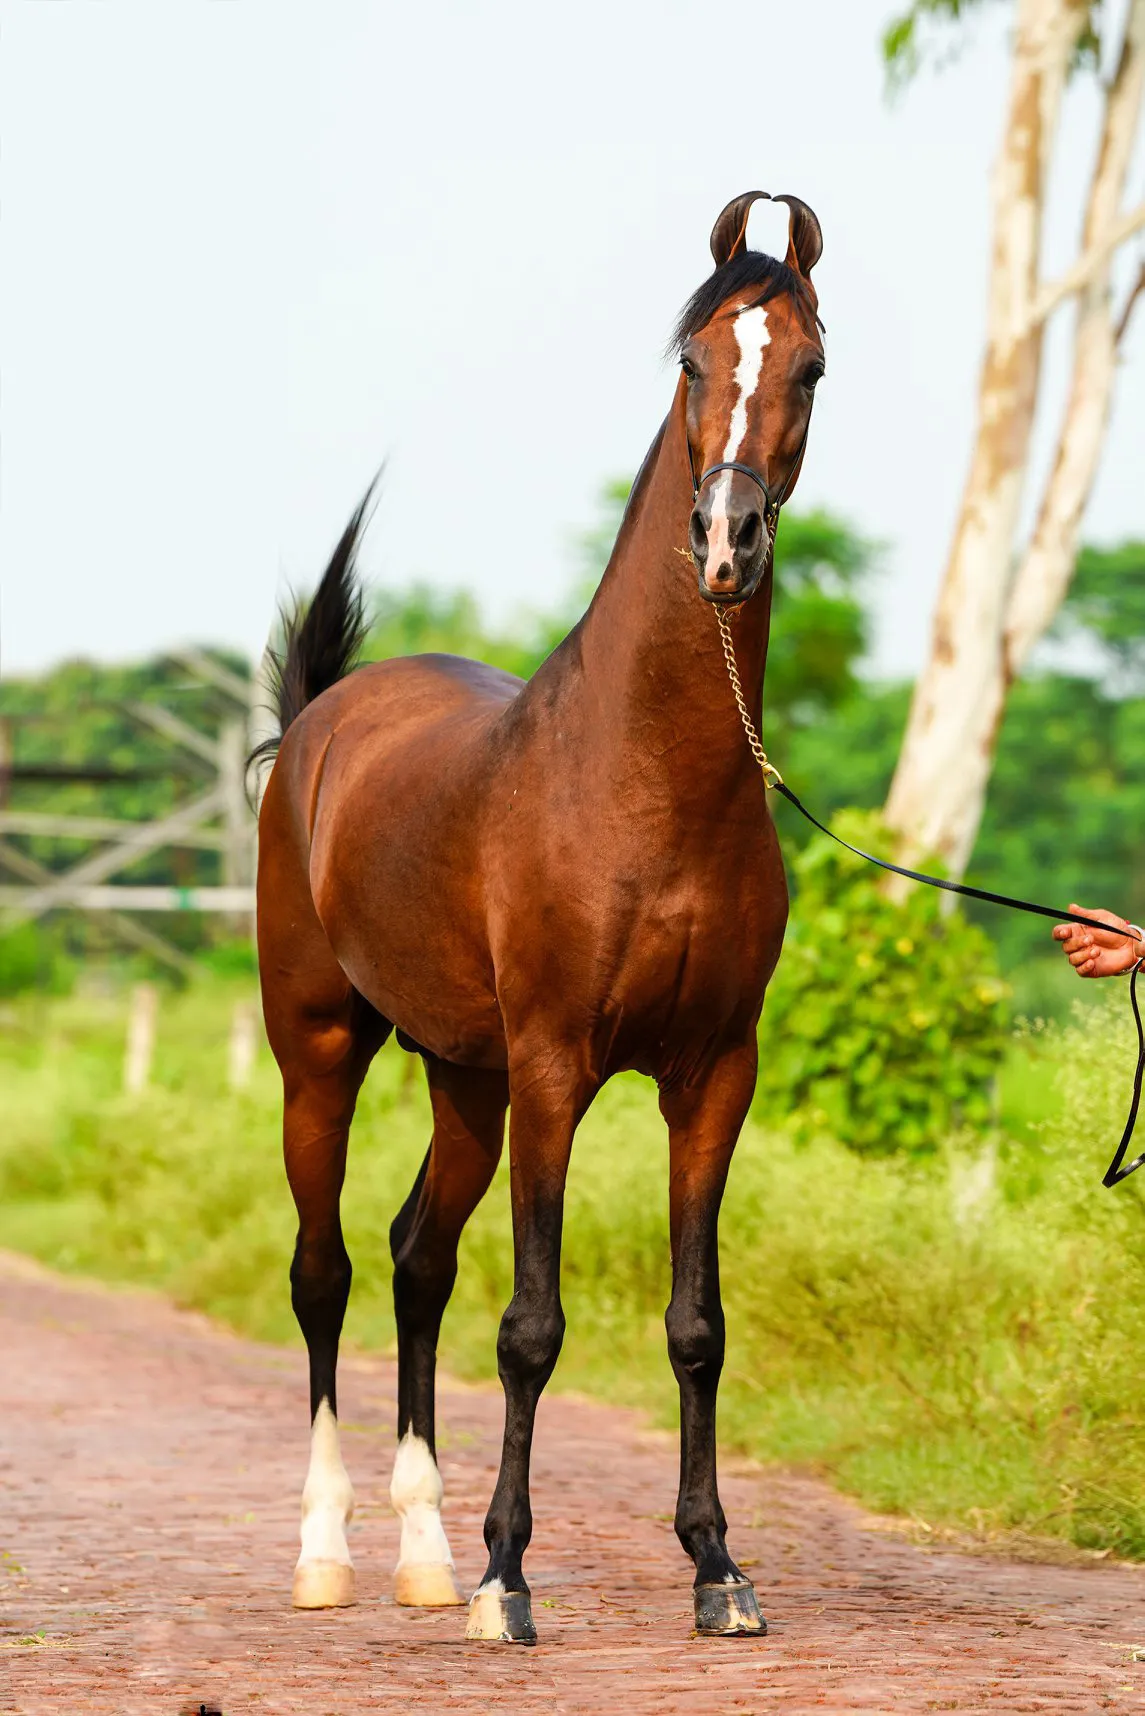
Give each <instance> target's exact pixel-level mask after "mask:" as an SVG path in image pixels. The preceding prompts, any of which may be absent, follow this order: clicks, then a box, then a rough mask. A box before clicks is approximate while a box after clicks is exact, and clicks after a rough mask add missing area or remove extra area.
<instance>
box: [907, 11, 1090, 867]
mask: <svg viewBox="0 0 1145 1716" xmlns="http://www.w3.org/2000/svg"><path fill="white" fill-rule="evenodd" d="M1085 18H1086V4H1085V0H1018V5H1017V17H1016V28H1015V37H1014V50H1013V71H1012V77H1011V83H1010V100H1009V109H1008V113H1007V117H1006V124H1005V130H1004V133H1003V138H1002V143H1001V147H1000V148H999V151H998V156H997V159H996V162H995V167H994V174H993V182H992V192H991V194H992V203H993V254H992V262H991V273H990V296H989V305H988V312H987V337H986V353H985V357H984V360H983V365H982V375H981V380H980V383H979V396H978V428H977V434H976V437H975V445H974V452H973V456H972V459H971V465H970V471H969V475H968V477H967V480H966V487H965V490H964V493H963V498H962V507H961V511H960V513H959V518H958V522H957V525H956V527H955V532H954V539H953V542H952V545H951V550H950V558H949V561H948V563H947V567H946V573H945V576H944V579H943V584H942V590H941V593H940V597H939V604H938V609H937V612H936V615H935V621H934V632H933V638H932V644H931V654H930V659H929V661H928V663H927V666H926V668H925V670H924V672H923V674H922V676H921V678H920V679H919V682H918V685H917V687H916V689H915V694H914V699H913V702H912V705H911V712H910V718H909V720H908V723H907V730H906V735H905V737H904V740H903V747H902V751H901V752H900V755H899V761H898V767H897V769H896V772H895V777H894V781H893V782H892V785H891V791H890V796H889V798H888V801H887V810H886V814H887V820H888V822H889V823H890V824H891V826H892V827H893V828H895V829H896V830H897V831H898V832H899V834H900V836H901V837H902V854H903V856H904V857H905V859H906V861H907V862H908V863H909V862H910V861H911V859H912V858H917V857H919V856H920V855H922V854H924V853H936V854H938V855H939V856H941V857H942V858H943V859H944V860H945V862H946V863H947V865H948V866H949V868H950V869H951V870H952V871H953V872H954V873H956V874H958V873H960V872H961V871H962V870H963V869H964V867H965V864H966V860H967V857H968V856H969V852H970V847H971V845H972V843H973V839H974V835H975V833H976V832H977V828H978V823H979V820H980V817H981V811H982V804H983V800H984V798H985V790H986V782H987V780H988V778H989V772H990V761H991V757H992V754H993V746H994V737H995V733H996V729H997V723H998V719H999V715H1000V711H1001V697H1000V685H1001V649H1002V628H1003V616H1004V613H1005V608H1006V600H1007V594H1008V586H1009V580H1010V568H1011V557H1012V554H1013V545H1014V537H1015V533H1016V530H1017V525H1018V516H1019V510H1020V506H1021V499H1022V484H1023V477H1024V474H1025V468H1026V463H1027V460H1028V456H1029V447H1030V436H1031V432H1032V428H1033V419H1034V409H1035V406H1036V404H1037V388H1038V374H1039V369H1040V364H1041V346H1042V325H1043V324H1042V321H1041V319H1040V318H1038V317H1037V316H1036V314H1035V306H1036V303H1037V295H1038V259H1039V252H1040V248H1041V234H1042V211H1043V205H1044V201H1045V192H1046V181H1047V176H1048V172H1049V165H1050V157H1051V151H1052V146H1053V140H1054V135H1055V132H1056V130H1057V121H1058V115H1059V111H1060V107H1061V97H1062V90H1063V88H1064V85H1065V79H1066V74H1067V71H1068V68H1069V62H1070V58H1071V55H1072V53H1073V50H1074V47H1075V45H1076V43H1077V40H1078V36H1079V34H1080V32H1081V28H1082V25H1083V23H1084V22H1085Z"/></svg>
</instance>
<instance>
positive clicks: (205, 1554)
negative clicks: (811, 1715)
mask: <svg viewBox="0 0 1145 1716" xmlns="http://www.w3.org/2000/svg"><path fill="white" fill-rule="evenodd" d="M343 1376H344V1381H343V1382H342V1413H343V1425H344V1431H345V1433H344V1448H345V1454H346V1461H347V1464H348V1466H349V1469H350V1472H351V1475H352V1477H353V1480H354V1483H355V1487H356V1489H357V1493H358V1504H359V1505H358V1513H357V1516H356V1520H355V1525H354V1528H353V1535H352V1538H351V1544H352V1549H353V1552H354V1556H355V1560H356V1562H357V1567H358V1589H359V1594H360V1598H361V1601H360V1602H359V1605H358V1607H357V1608H355V1609H351V1610H344V1611H339V1612H334V1613H326V1614H295V1613H293V1612H292V1611H291V1609H290V1608H289V1606H288V1598H289V1591H290V1573H291V1567H292V1564H293V1560H294V1556H295V1553H296V1543H297V1539H296V1531H297V1510H298V1491H299V1486H300V1483H301V1479H302V1475H303V1470H304V1466H305V1457H306V1444H307V1436H306V1425H305V1422H304V1399H305V1393H306V1389H305V1379H304V1360H303V1357H302V1355H301V1353H295V1352H281V1351H276V1350H274V1349H270V1348H265V1347H259V1346H256V1345H254V1344H252V1343H250V1342H246V1341H240V1340H237V1339H234V1338H232V1337H230V1336H228V1335H226V1334H222V1333H220V1332H218V1331H217V1330H215V1329H213V1328H211V1327H209V1326H208V1325H207V1324H206V1323H205V1322H203V1321H202V1320H201V1319H198V1318H195V1317H191V1316H187V1315H183V1314H181V1313H179V1312H176V1311H173V1310H171V1309H170V1308H169V1307H167V1306H166V1305H164V1304H162V1303H160V1302H158V1301H155V1300H150V1299H147V1298H144V1297H142V1296H137V1295H129V1294H118V1293H110V1292H105V1291H101V1290H98V1289H88V1288H85V1287H77V1286H75V1285H73V1284H70V1283H65V1282H63V1281H60V1280H57V1279H56V1278H54V1277H51V1276H48V1275H46V1274H44V1273H41V1272H39V1271H37V1270H35V1269H33V1268H31V1267H30V1266H27V1265H23V1264H19V1263H17V1262H16V1261H15V1260H13V1259H10V1258H9V1259H4V1258H2V1257H0V1554H2V1556H3V1559H0V1713H3V1716H8V1713H9V1712H19V1713H20V1716H38V1713H39V1712H41V1711H44V1712H49V1711H50V1712H53V1713H56V1712H61V1713H62V1712H67V1713H68V1716H73V1713H75V1712H82V1711H101V1712H109V1713H111V1712H114V1713H115V1716H133V1713H135V1712H139V1713H140V1716H163V1713H170V1716H178V1713H179V1712H184V1711H197V1710H198V1707H199V1705H200V1703H205V1704H207V1705H208V1706H210V1705H215V1706H217V1707H218V1708H220V1709H221V1710H222V1711H223V1712H224V1713H225V1716H234V1713H235V1712H238V1711H252V1712H283V1713H289V1716H311V1713H313V1716H359V1713H361V1712H365V1711H370V1712H374V1711H391V1710H394V1711H396V1710H402V1711H407V1710H416V1711H422V1710H424V1711H434V1712H437V1711H440V1712H453V1711H482V1712H485V1711H502V1710H511V1711H513V1712H514V1713H515V1716H530V1713H532V1712H541V1711H543V1712H545V1713H546V1716H563V1713H564V1712H580V1711H584V1712H609V1713H610V1716H614V1713H617V1712H621V1713H623V1716H637V1713H640V1712H645V1711H652V1712H656V1713H657V1716H670V1713H672V1712H677V1711H679V1712H685V1711H686V1712H692V1711H704V1712H712V1713H716V1716H722V1713H724V1712H726V1713H728V1716H732V1713H736V1716H742V1713H745V1712H756V1713H762V1712H771V1711H782V1712H784V1713H785V1716H788V1713H792V1712H799V1711H811V1710H816V1711H818V1710H828V1711H860V1710H861V1711H896V1712H897V1711H908V1712H916V1711H918V1712H921V1711H930V1710H973V1711H991V1712H992V1711H1035V1710H1052V1711H1061V1712H1064V1711H1071V1712H1072V1711H1095V1710H1104V1709H1109V1710H1116V1711H1129V1710H1145V1661H1143V1662H1141V1663H1137V1662H1135V1661H1134V1660H1133V1659H1132V1649H1133V1647H1134V1646H1136V1645H1138V1644H1141V1645H1145V1570H1138V1569H1135V1568H1123V1567H1110V1566H1102V1565H1094V1566H1087V1567H1081V1568H1077V1567H1048V1566H1030V1565H1015V1564H1010V1563H1005V1562H1001V1561H998V1560H993V1559H982V1560H978V1559H974V1558H972V1557H968V1556H962V1555H955V1554H952V1553H948V1552H934V1553H928V1552H925V1551H923V1550H919V1549H916V1548H913V1547H912V1546H910V1545H909V1544H906V1543H903V1542H902V1541H900V1540H899V1539H897V1538H895V1537H893V1536H891V1535H888V1534H887V1533H885V1532H880V1531H876V1530H872V1529H871V1528H870V1527H869V1526H868V1525H866V1524H865V1523H864V1520H863V1516H862V1515H861V1514H860V1513H859V1511H858V1510H857V1509H855V1508H853V1507H852V1506H850V1505H849V1504H848V1503H846V1502H844V1501H841V1500H840V1499H839V1498H837V1497H836V1496H834V1495H833V1494H832V1493H831V1492H830V1491H829V1490H827V1489H826V1488H824V1487H822V1486H820V1485H818V1484H814V1483H811V1482H806V1481H802V1480H798V1479H793V1478H790V1477H782V1476H776V1475H773V1474H769V1473H764V1474H762V1475H761V1474H758V1473H753V1472H739V1473H735V1474H733V1473H731V1472H729V1473H728V1474H727V1475H726V1476H725V1480H724V1484H723V1491H724V1501H725V1505H726V1507H727V1511H728V1514H729V1516H730V1517H731V1519H732V1521H733V1525H732V1533H731V1537H732V1547H733V1552H734V1553H736V1554H737V1555H738V1556H739V1558H740V1560H741V1561H743V1562H744V1563H745V1564H746V1565H747V1566H749V1567H751V1568H752V1570H753V1576H754V1578H755V1579H756V1581H757V1583H758V1586H759V1591H760V1597H761V1601H762V1604H763V1607H764V1610H765V1612H766V1614H767V1616H768V1619H769V1622H770V1625H771V1632H770V1634H769V1636H768V1637H767V1638H766V1639H765V1640H762V1641H743V1640H739V1641H720V1640H715V1641H712V1640H705V1641H698V1640H693V1639H691V1638H690V1637H689V1621H690V1597H689V1581H688V1566H687V1563H686V1562H685V1560H684V1558H683V1556H682V1555H681V1553H680V1551H679V1549H678V1548H677V1546H676V1542H675V1539H674V1538H673V1536H672V1531H671V1526H670V1523H669V1519H668V1517H667V1516H668V1515H669V1514H670V1511H671V1508H672V1504H673V1499H674V1481H675V1467H676V1456H675V1450H674V1447H673V1446H672V1444H671V1442H670V1441H669V1440H668V1439H667V1438H663V1437H653V1436H649V1435H646V1434H643V1433H642V1432H641V1431H640V1429H639V1426H638V1424H637V1423H636V1421H635V1420H634V1419H633V1418H632V1417H631V1416H629V1415H627V1414H624V1413H621V1412H618V1411H615V1410H613V1409H611V1408H608V1407H603V1406H595V1405H589V1404H585V1403H581V1402H578V1401H569V1400H562V1399H560V1398H559V1397H555V1396H554V1397H550V1398H548V1399H547V1400H546V1401H545V1403H544V1405H543V1407H542V1411H541V1417H540V1424H539V1429H538V1436H537V1448H536V1481H535V1488H534V1506H535V1511H536V1515H537V1531H536V1536H535V1538H534V1541H533V1547H532V1550H531V1551H530V1555H529V1560H528V1569H529V1577H530V1580H531V1582H532V1586H533V1594H534V1605H535V1612H536V1618H537V1625H538V1628H539V1629H541V1632H542V1641H541V1643H540V1644H539V1645H538V1647H537V1648H536V1649H535V1650H532V1651H526V1650H521V1649H515V1648H512V1647H497V1646H490V1645H484V1646H481V1645H466V1644H465V1643H464V1642H463V1640H462V1631H463V1625H464V1611H462V1610H454V1611H451V1612H445V1613H440V1612H439V1613H432V1614H431V1613H418V1612H414V1611H409V1610H402V1609H397V1608H395V1607H394V1605H393V1604H392V1602H391V1601H390V1596H389V1589H390V1578H389V1576H390V1570H391V1567H392V1564H393V1561H394V1558H395V1555H396V1549H397V1529H396V1522H395V1520H394V1519H393V1518H392V1516H391V1515H390V1512H389V1507H388V1502H387V1498H386V1487H387V1484H388V1477H389V1465H390V1450H391V1446H392V1441H391V1437H392V1429H391V1420H392V1393H393V1375H392V1368H391V1367H390V1366H389V1365H388V1364H386V1363H383V1362H368V1361H364V1360H356V1359H353V1358H351V1359H350V1360H349V1361H348V1362H346V1363H345V1364H344V1366H343ZM500 1410H501V1408H500V1396H499V1393H498V1392H496V1391H485V1390H478V1389H464V1388H460V1387H457V1386H452V1385H451V1386H450V1387H448V1388H447V1389H445V1390H443V1397H442V1402H441V1418H442V1424H443V1431H444V1434H443V1436H442V1449H441V1453H442V1467H443V1472H444V1477H445V1484H446V1524H447V1527H448V1529H449V1534H450V1541H451V1543H452V1545H453V1548H454V1552H455V1554H456V1555H457V1560H458V1569H459V1572H460V1574H461V1578H462V1581H463V1583H465V1584H467V1585H469V1586H472V1585H473V1584H474V1583H475V1582H476V1580H477V1579H478V1577H479V1576H480V1574H481V1571H482V1568H483V1561H484V1557H483V1549H482V1543H481V1519H482V1516H483V1513H484V1509H485V1505H486V1501H487V1499H488V1496H489V1493H490V1490H491V1487H492V1482H493V1474H494V1469H495V1461H496V1454H497V1446H498V1428H499V1421H500Z"/></svg>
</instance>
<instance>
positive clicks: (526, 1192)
mask: <svg viewBox="0 0 1145 1716" xmlns="http://www.w3.org/2000/svg"><path fill="white" fill-rule="evenodd" d="M588 1100H589V1094H588V1093H586V1092H585V1091H584V1090H583V1089H582V1088H581V1086H580V1083H579V1081H578V1080H576V1079H575V1078H572V1077H568V1078H562V1077H561V1075H560V1073H558V1072H556V1071H555V1070H554V1069H553V1068H552V1066H551V1065H547V1066H545V1067H544V1069H543V1070H540V1069H538V1068H536V1067H533V1066H529V1067H523V1068H520V1069H514V1067H513V1066H512V1065H511V1066H510V1073H509V1170H510V1184H511V1191H512V1204H513V1297H512V1299H511V1300H510V1301H509V1306H508V1309H507V1310H506V1312H505V1315H504V1316H503V1317H502V1319H501V1328H500V1332H499V1334H498V1337H497V1368H498V1371H499V1373H500V1376H501V1385H502V1387H503V1389H504V1391H505V1437H504V1442H503V1444H502V1449H501V1470H500V1473H499V1474H498V1478H497V1487H496V1489H495V1490H494V1492H493V1500H492V1501H491V1503H490V1505H489V1512H488V1514H487V1515H486V1517H485V1543H486V1546H487V1548H488V1550H489V1565H488V1567H487V1568H486V1571H485V1576H484V1578H483V1579H482V1581H481V1584H480V1585H479V1586H478V1588H477V1590H476V1591H475V1592H474V1594H473V1597H472V1600H471V1602H470V1605H469V1624H468V1626H467V1628H466V1633H465V1636H466V1638H470V1639H494V1640H500V1641H503V1642H505V1643H512V1644H535V1643H536V1640H537V1633H536V1628H535V1627H534V1625H533V1614H532V1603H531V1599H530V1595H529V1587H528V1585H527V1584H526V1583H525V1576H524V1573H523V1572H522V1570H521V1562H522V1558H523V1556H524V1553H525V1550H526V1549H527V1547H528V1544H529V1539H530V1538H531V1536H532V1534H533V1513H532V1508H531V1507H530V1504H529V1461H530V1456H531V1453H532V1445H533V1423H534V1420H535V1418H536V1412H537V1402H538V1401H539V1400H540V1398H541V1391H542V1390H543V1388H544V1386H545V1384H546V1383H547V1382H548V1380H549V1377H550V1376H551V1375H552V1373H553V1367H554V1366H555V1365H556V1362H557V1357H558V1355H559V1353H560V1350H561V1343H562V1341H563V1340H564V1332H565V1317H564V1311H563V1310H562V1308H561V1226H562V1222H563V1219H564V1197H565V1176H566V1174H567V1172H568V1164H569V1153H570V1151H571V1148H572V1139H573V1132H574V1131H575V1129H576V1124H577V1121H578V1120H579V1119H580V1117H581V1115H582V1114H583V1113H584V1110H585V1108H586V1107H587V1105H588Z"/></svg>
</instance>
